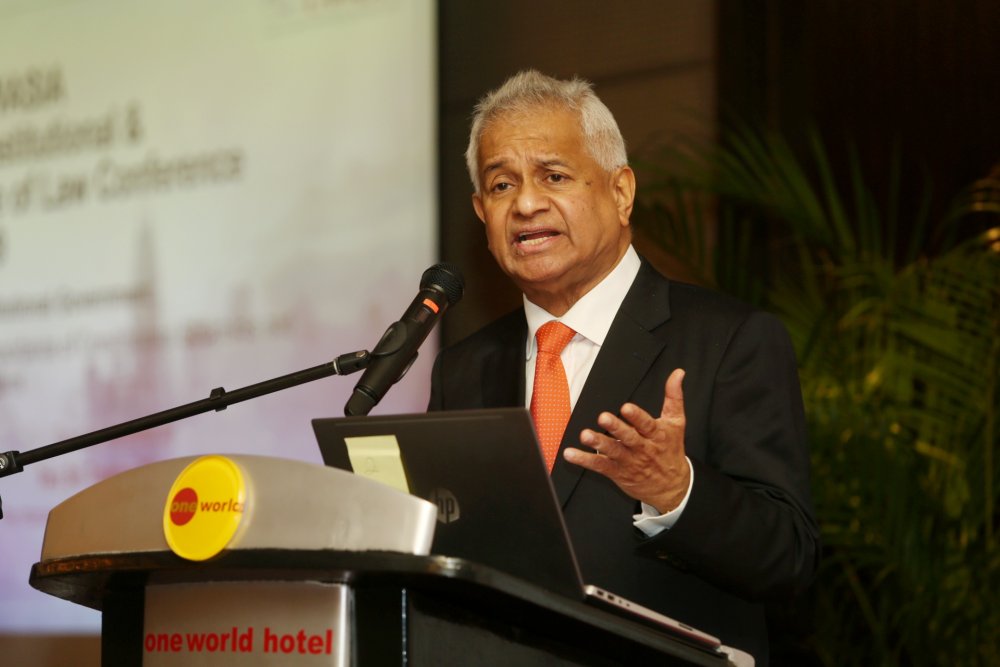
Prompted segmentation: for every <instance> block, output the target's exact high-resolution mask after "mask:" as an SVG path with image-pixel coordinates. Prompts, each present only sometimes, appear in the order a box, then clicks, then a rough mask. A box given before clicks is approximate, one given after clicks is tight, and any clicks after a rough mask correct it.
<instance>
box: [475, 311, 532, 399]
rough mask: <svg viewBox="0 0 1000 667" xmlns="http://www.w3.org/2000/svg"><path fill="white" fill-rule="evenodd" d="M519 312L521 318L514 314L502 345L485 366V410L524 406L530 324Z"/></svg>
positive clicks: (503, 334) (483, 379)
mask: <svg viewBox="0 0 1000 667" xmlns="http://www.w3.org/2000/svg"><path fill="white" fill-rule="evenodd" d="M519 312H520V316H519V317H518V316H517V315H514V314H512V316H511V321H510V325H509V326H505V328H504V330H503V332H502V334H501V337H500V341H499V345H497V347H495V348H494V349H493V350H492V351H490V352H489V354H488V356H487V357H486V359H485V360H484V362H483V376H482V377H481V378H480V386H481V387H482V396H483V407H484V408H507V407H511V406H515V405H524V363H525V361H524V349H525V336H527V335H528V334H527V332H528V324H527V322H526V321H525V319H524V310H523V309H521V310H520V311H519Z"/></svg>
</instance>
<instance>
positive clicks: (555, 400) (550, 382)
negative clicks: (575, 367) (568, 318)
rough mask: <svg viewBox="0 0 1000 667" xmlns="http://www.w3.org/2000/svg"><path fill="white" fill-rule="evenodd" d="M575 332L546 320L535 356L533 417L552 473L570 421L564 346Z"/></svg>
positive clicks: (538, 333) (558, 323)
mask: <svg viewBox="0 0 1000 667" xmlns="http://www.w3.org/2000/svg"><path fill="white" fill-rule="evenodd" d="M575 334H576V332H575V331H573V330H572V329H570V328H569V327H568V326H566V325H565V324H563V323H562V322H556V321H555V320H552V321H551V322H546V323H545V324H543V325H542V326H541V328H539V329H538V332H537V333H536V334H535V339H536V340H537V341H538V355H537V356H536V357H535V384H534V386H533V388H532V390H531V418H532V419H534V420H535V431H536V432H537V433H538V441H539V443H540V444H541V446H542V458H544V459H545V465H546V467H547V468H548V470H549V472H552V466H553V465H555V462H556V454H557V453H558V452H559V443H560V442H562V437H563V433H564V432H565V431H566V424H567V423H569V414H570V407H569V382H567V380H566V369H565V368H564V367H563V363H562V359H560V358H559V355H560V354H562V351H563V348H564V347H566V344H567V343H569V341H570V339H571V338H573V336H574V335H575Z"/></svg>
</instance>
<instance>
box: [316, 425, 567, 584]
mask: <svg viewBox="0 0 1000 667" xmlns="http://www.w3.org/2000/svg"><path fill="white" fill-rule="evenodd" d="M312 424H313V430H314V431H315V433H316V439H317V441H318V442H319V448H320V452H321V454H322V456H323V462H324V463H325V464H326V465H329V466H333V467H337V468H341V469H344V470H352V471H353V467H352V465H351V459H350V454H349V452H348V444H347V442H348V441H347V439H351V442H358V441H356V440H353V439H354V438H367V437H381V438H380V439H382V438H384V437H387V436H391V438H393V439H394V440H395V442H396V443H397V444H398V447H399V455H400V458H401V459H402V464H403V471H404V473H405V475H406V482H407V484H408V485H409V490H410V492H411V493H413V494H414V495H417V496H419V497H421V498H425V499H427V500H430V501H431V502H434V503H435V504H437V506H438V524H437V528H436V530H435V533H434V544H433V547H432V551H433V553H436V554H439V555H444V556H453V557H457V558H463V559H465V560H469V561H472V562H476V563H481V564H483V565H487V566H490V567H493V568H495V569H497V570H500V571H502V572H506V573H507V574H511V575H514V576H516V577H520V578H521V579H525V580H527V581H529V582H532V583H534V584H537V585H539V586H542V587H544V588H547V589H548V590H551V591H553V592H556V593H560V594H562V595H566V596H569V597H572V598H574V599H581V598H582V597H583V583H582V579H581V577H580V571H579V568H578V566H577V563H576V559H575V558H574V556H573V551H572V547H571V546H570V540H569V535H568V533H567V531H566V525H565V523H564V522H563V517H562V512H561V511H560V509H559V505H558V502H557V500H556V496H555V492H554V491H553V489H552V484H551V482H550V481H549V475H548V472H547V471H546V469H545V463H544V462H543V460H542V456H541V452H540V450H539V447H538V443H537V441H536V438H535V432H534V429H533V427H532V425H531V418H530V416H529V415H528V412H527V410H525V409H523V408H498V409H490V410H465V411H454V412H431V413H426V414H410V415H390V416H368V417H343V418H329V419H314V420H313V422H312ZM382 441H383V442H384V440H382ZM362 442H363V441H362Z"/></svg>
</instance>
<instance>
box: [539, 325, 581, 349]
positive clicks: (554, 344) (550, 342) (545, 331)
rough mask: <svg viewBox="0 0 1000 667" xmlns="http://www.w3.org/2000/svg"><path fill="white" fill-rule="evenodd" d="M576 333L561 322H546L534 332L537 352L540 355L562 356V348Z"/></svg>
mask: <svg viewBox="0 0 1000 667" xmlns="http://www.w3.org/2000/svg"><path fill="white" fill-rule="evenodd" d="M575 335H576V332H575V331H573V330H572V329H570V328H569V327H568V326H566V325H565V324H563V323H562V322H557V321H555V320H552V321H551V322H546V323H545V324H543V325H542V326H541V327H539V329H538V331H537V332H535V339H536V340H537V341H538V352H539V353H541V354H555V355H559V354H562V351H563V348H564V347H566V344H567V343H569V341H570V340H572V338H573V336H575Z"/></svg>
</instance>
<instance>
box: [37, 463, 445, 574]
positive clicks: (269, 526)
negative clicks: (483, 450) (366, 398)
mask: <svg viewBox="0 0 1000 667" xmlns="http://www.w3.org/2000/svg"><path fill="white" fill-rule="evenodd" d="M198 458H199V457H185V458H178V459H171V460H168V461H160V462H158V463H152V464H150V465H146V466H142V467H140V468H135V469H133V470H129V471H126V472H124V473H121V474H119V475H115V476H114V477H110V478H108V479H106V480H104V481H102V482H99V483H97V484H95V485H93V486H91V487H89V488H87V489H84V490H83V491H81V492H80V493H77V494H76V495H74V496H72V497H70V498H68V499H67V500H65V501H64V502H62V503H60V504H59V505H57V506H56V507H54V508H53V509H52V510H51V511H50V512H49V518H48V523H47V524H46V528H45V538H44V541H43V543H42V553H41V562H42V563H44V562H47V561H52V560H58V559H62V558H73V557H79V556H86V555H94V554H120V553H141V552H152V551H168V550H170V545H169V544H168V541H167V538H166V536H165V531H164V511H165V509H164V508H165V507H166V506H167V504H168V503H169V502H171V500H170V499H169V498H168V495H170V491H171V488H172V486H173V485H174V482H175V480H177V478H178V476H179V475H180V474H181V473H182V472H183V471H184V470H185V469H186V468H187V467H188V466H189V464H191V463H193V462H194V461H195V460H197V459H198ZM225 458H226V459H228V460H229V461H231V462H232V463H233V464H235V467H236V469H237V470H238V472H239V474H240V476H241V478H242V480H243V486H244V489H245V492H244V495H245V500H244V503H243V507H242V509H241V516H240V517H239V525H238V528H237V529H236V531H235V533H234V534H233V536H232V538H231V539H230V540H229V541H228V544H227V545H226V547H225V549H226V550H229V551H231V550H241V549H299V550H320V549H323V550H328V549H335V550H341V551H395V552H400V553H407V554H415V555H427V554H428V553H430V549H431V543H432V541H433V538H434V527H435V522H436V518H437V507H436V506H435V505H434V504H432V503H430V502H428V501H426V500H422V499H420V498H417V497H415V496H411V495H409V494H405V493H402V492H399V491H396V490H395V489H392V488H390V487H388V486H386V485H384V484H380V483H378V482H374V481H371V480H369V479H365V478H363V477H359V476H356V475H353V474H351V473H348V472H344V471H342V470H337V469H334V468H328V467H325V466H320V465H315V464H311V463H305V462H302V461H292V460H288V459H279V458H272V457H266V456H250V455H242V454H240V455H235V454H234V455H227V456H226V457H225Z"/></svg>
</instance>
